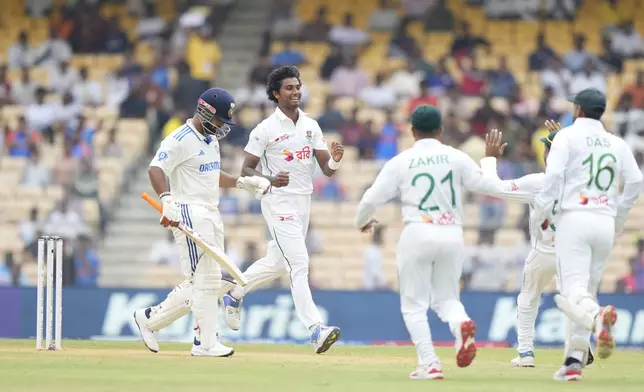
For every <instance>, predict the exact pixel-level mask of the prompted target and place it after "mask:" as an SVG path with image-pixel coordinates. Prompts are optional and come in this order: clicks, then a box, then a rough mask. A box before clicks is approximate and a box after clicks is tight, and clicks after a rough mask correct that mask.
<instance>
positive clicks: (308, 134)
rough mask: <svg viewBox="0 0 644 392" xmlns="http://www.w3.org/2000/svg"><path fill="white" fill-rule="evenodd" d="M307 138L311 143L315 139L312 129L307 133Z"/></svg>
mask: <svg viewBox="0 0 644 392" xmlns="http://www.w3.org/2000/svg"><path fill="white" fill-rule="evenodd" d="M306 138H307V139H308V140H309V141H311V139H312V138H313V132H311V130H310V129H309V130H307V131H306Z"/></svg>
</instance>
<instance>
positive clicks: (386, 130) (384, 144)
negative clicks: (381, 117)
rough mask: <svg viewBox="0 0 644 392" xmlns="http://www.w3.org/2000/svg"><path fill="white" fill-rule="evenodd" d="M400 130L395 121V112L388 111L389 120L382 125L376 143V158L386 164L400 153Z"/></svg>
mask: <svg viewBox="0 0 644 392" xmlns="http://www.w3.org/2000/svg"><path fill="white" fill-rule="evenodd" d="M399 133H400V130H399V129H398V126H397V125H396V124H395V123H394V120H393V113H392V112H391V111H389V112H387V120H386V121H385V123H384V125H383V126H382V130H381V131H380V135H379V137H378V141H377V143H376V153H375V159H376V161H379V162H381V163H383V164H384V162H386V161H388V160H390V159H391V158H393V157H394V156H396V154H398V135H399Z"/></svg>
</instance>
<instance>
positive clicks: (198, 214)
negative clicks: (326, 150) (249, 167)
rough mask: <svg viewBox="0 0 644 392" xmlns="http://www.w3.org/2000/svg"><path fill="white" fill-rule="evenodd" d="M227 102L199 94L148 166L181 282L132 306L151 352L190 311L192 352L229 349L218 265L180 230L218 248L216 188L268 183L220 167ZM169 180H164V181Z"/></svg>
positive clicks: (223, 95) (229, 111) (261, 187)
mask: <svg viewBox="0 0 644 392" xmlns="http://www.w3.org/2000/svg"><path fill="white" fill-rule="evenodd" d="M234 110H235V101H234V99H233V97H232V95H230V93H228V92H227V91H226V90H222V89H219V88H211V89H209V90H207V91H205V92H204V93H203V94H201V96H200V97H199V100H198V102H197V108H196V110H195V114H194V116H193V117H192V118H191V119H188V120H187V121H186V123H185V125H183V126H181V127H179V128H177V129H176V130H175V131H174V132H172V133H171V134H170V135H168V137H166V138H165V139H164V140H163V141H162V142H161V146H160V147H159V150H158V151H157V153H156V155H155V157H154V159H152V162H151V163H150V168H149V170H148V173H149V176H150V183H151V184H152V187H153V188H154V190H155V192H156V193H157V194H158V195H159V198H160V199H161V202H162V204H163V216H162V217H161V222H160V223H161V225H162V226H164V227H170V228H172V230H173V233H174V238H175V241H176V242H177V245H178V246H179V248H180V251H181V267H182V270H183V273H184V275H185V276H186V280H185V281H183V282H182V283H180V284H179V285H178V286H177V287H175V288H174V289H173V290H172V292H170V294H168V296H167V297H166V299H165V300H164V301H163V302H161V303H160V304H159V305H157V306H153V307H149V308H146V309H140V310H137V311H136V312H135V313H134V320H135V322H136V324H137V326H138V328H139V332H140V333H141V337H142V338H143V342H144V343H145V345H146V346H147V347H148V349H150V351H152V352H158V351H159V345H158V343H157V340H156V336H155V335H156V332H157V331H159V330H160V329H162V328H165V327H167V326H168V325H170V324H171V323H172V322H173V321H175V320H177V319H179V318H180V317H182V316H184V315H186V314H188V312H189V311H192V313H193V315H194V318H195V323H196V328H195V330H196V331H197V337H195V340H194V344H193V346H192V350H191V353H192V355H193V356H206V357H227V356H230V355H232V354H233V353H234V350H233V349H232V348H230V347H226V346H224V345H223V344H221V343H220V342H219V340H218V333H217V323H218V292H219V291H220V290H221V279H222V275H221V267H220V266H219V264H218V263H217V262H216V261H215V260H213V259H212V258H211V257H210V256H208V255H207V254H205V253H204V252H202V251H201V250H200V249H199V248H198V247H197V246H196V244H195V243H194V242H193V241H192V240H191V239H190V238H189V237H187V236H186V235H185V234H183V233H182V232H181V231H180V230H178V229H175V228H173V227H176V226H178V225H179V223H180V222H182V223H183V224H185V225H187V226H189V227H190V228H192V229H194V230H195V231H196V232H198V233H199V234H200V235H201V236H203V237H204V238H205V239H206V240H207V241H210V242H211V243H212V244H214V245H215V246H218V247H220V248H221V249H222V250H223V249H224V225H223V223H222V220H221V216H220V214H219V210H218V208H217V207H218V204H219V187H223V188H234V187H237V188H243V189H246V190H247V191H249V192H251V193H253V194H255V195H261V194H262V193H264V192H265V191H266V190H268V187H269V186H270V184H269V182H268V181H267V180H266V179H264V178H261V177H256V176H255V177H253V176H251V177H235V176H232V175H230V174H228V173H226V172H223V171H221V170H220V152H219V140H220V139H222V138H224V137H225V136H226V135H227V134H228V133H229V132H230V125H233V124H235V121H234V120H233V118H232V116H233V113H234ZM166 177H168V178H169V180H170V181H169V182H170V184H169V185H170V186H169V187H168V184H167V182H166Z"/></svg>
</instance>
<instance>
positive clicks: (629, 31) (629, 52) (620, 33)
mask: <svg viewBox="0 0 644 392" xmlns="http://www.w3.org/2000/svg"><path fill="white" fill-rule="evenodd" d="M612 43H613V50H614V51H615V52H616V53H617V54H619V55H621V56H622V57H625V58H629V59H631V58H642V56H644V40H643V39H642V36H641V35H640V33H638V32H637V30H635V28H634V27H633V21H632V20H626V21H624V22H622V23H621V24H620V26H619V29H618V30H616V31H615V32H614V33H613V34H612Z"/></svg>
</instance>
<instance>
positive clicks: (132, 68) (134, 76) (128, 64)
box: [117, 52, 144, 83]
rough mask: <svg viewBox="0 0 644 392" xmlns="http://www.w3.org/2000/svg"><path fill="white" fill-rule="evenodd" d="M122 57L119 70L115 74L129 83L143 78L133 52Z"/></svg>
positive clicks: (141, 68) (141, 70) (142, 70)
mask: <svg viewBox="0 0 644 392" xmlns="http://www.w3.org/2000/svg"><path fill="white" fill-rule="evenodd" d="M124 56H125V60H124V61H123V65H121V68H119V70H118V71H117V72H118V73H119V74H121V75H123V76H124V77H126V78H127V79H128V81H129V83H135V82H137V81H138V79H139V78H140V77H141V76H143V72H144V69H143V66H142V65H141V64H139V62H138V61H136V58H135V57H134V52H126V53H125V54H124Z"/></svg>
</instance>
